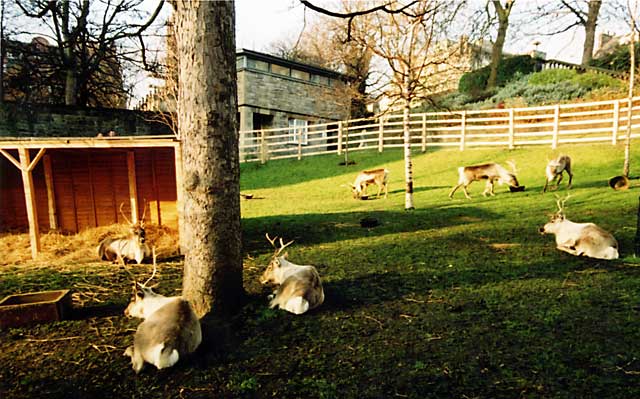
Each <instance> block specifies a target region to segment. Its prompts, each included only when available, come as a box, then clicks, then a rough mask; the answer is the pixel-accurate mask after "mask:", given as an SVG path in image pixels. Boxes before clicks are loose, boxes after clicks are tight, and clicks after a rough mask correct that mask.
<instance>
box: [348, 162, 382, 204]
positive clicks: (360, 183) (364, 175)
mask: <svg viewBox="0 0 640 399" xmlns="http://www.w3.org/2000/svg"><path fill="white" fill-rule="evenodd" d="M388 176H389V171H388V170H387V169H384V168H380V169H372V170H363V171H362V172H360V173H358V176H356V180H355V181H354V183H353V184H351V183H349V187H351V191H352V193H353V198H355V199H360V198H362V197H363V196H364V195H365V194H366V193H367V187H369V186H370V185H373V184H375V185H376V186H378V195H377V196H376V198H380V193H381V192H382V190H383V189H384V197H385V198H387V194H388V191H389V190H388V187H387V178H388Z"/></svg>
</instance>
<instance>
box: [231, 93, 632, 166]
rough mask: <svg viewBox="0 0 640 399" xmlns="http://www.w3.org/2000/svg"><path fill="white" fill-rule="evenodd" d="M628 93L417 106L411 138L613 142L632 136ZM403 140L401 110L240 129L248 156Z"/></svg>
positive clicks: (450, 142)
mask: <svg viewBox="0 0 640 399" xmlns="http://www.w3.org/2000/svg"><path fill="white" fill-rule="evenodd" d="M631 103H632V106H631V128H632V131H631V132H632V133H631V138H636V137H639V136H640V97H634V98H633V100H632V102H631ZM628 112H629V100H628V99H621V100H610V101H598V102H592V103H576V104H560V105H549V106H541V107H529V108H508V109H491V110H476V111H451V112H427V113H416V114H411V120H410V130H411V146H412V147H414V148H420V150H421V151H423V152H424V151H426V150H427V148H429V147H458V148H460V150H461V151H463V150H464V149H465V148H469V147H479V146H486V147H504V148H514V147H518V146H529V145H549V146H551V148H553V149H555V148H557V147H558V145H560V144H568V143H596V142H609V143H611V144H612V145H615V144H616V143H618V142H619V141H621V140H625V139H626V132H627V121H628V120H629V114H628ZM402 146H403V131H402V115H386V116H381V117H378V118H370V119H356V120H347V121H340V122H334V123H324V124H316V125H309V126H308V127H307V128H306V131H305V130H303V129H298V130H296V131H294V130H293V129H289V128H279V129H265V130H248V131H241V132H240V157H241V160H242V161H244V162H251V161H258V162H263V163H264V162H266V161H268V160H272V159H283V158H298V159H301V158H302V157H303V156H311V155H318V154H329V153H336V154H342V153H343V152H345V151H357V150H363V149H372V148H376V149H377V150H378V151H380V152H382V151H384V150H385V149H388V148H396V147H402Z"/></svg>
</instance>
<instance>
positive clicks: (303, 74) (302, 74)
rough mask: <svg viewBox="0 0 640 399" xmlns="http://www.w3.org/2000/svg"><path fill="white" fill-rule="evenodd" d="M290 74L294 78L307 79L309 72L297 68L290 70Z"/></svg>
mask: <svg viewBox="0 0 640 399" xmlns="http://www.w3.org/2000/svg"><path fill="white" fill-rule="evenodd" d="M291 76H292V77H294V78H296V79H301V80H309V73H308V72H303V71H299V70H297V69H292V70H291Z"/></svg>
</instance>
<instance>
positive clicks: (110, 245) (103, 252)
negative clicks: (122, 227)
mask: <svg viewBox="0 0 640 399" xmlns="http://www.w3.org/2000/svg"><path fill="white" fill-rule="evenodd" d="M123 205H124V203H121V204H120V213H122V217H124V220H126V221H127V223H129V226H130V230H129V236H128V237H127V238H111V237H107V238H105V239H104V240H102V241H101V242H100V244H99V245H98V248H97V251H98V256H99V257H100V259H102V260H109V261H112V262H115V261H117V260H118V258H119V257H120V258H122V259H123V260H124V261H125V262H126V261H127V260H131V261H133V260H135V261H136V263H138V264H140V263H142V260H143V259H144V258H148V257H149V255H151V251H150V250H149V246H148V245H147V244H146V242H145V241H146V237H145V235H146V233H145V230H144V216H145V213H146V210H147V209H146V208H147V207H146V204H145V211H144V212H143V214H142V218H141V219H140V222H138V223H135V224H134V223H131V221H129V219H127V217H126V216H125V214H124V212H123V211H122V206H123Z"/></svg>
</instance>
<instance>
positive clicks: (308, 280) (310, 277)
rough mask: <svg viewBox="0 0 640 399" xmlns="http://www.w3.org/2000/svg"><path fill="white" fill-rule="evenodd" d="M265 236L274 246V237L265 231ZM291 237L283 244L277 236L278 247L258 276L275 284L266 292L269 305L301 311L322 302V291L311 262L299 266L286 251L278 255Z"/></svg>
mask: <svg viewBox="0 0 640 399" xmlns="http://www.w3.org/2000/svg"><path fill="white" fill-rule="evenodd" d="M266 236H267V240H269V242H270V243H271V245H273V247H274V248H276V244H275V240H276V238H277V237H275V238H274V239H271V238H269V234H267V235H266ZM291 243H293V241H291V242H289V243H287V244H283V243H282V238H281V239H280V248H276V252H275V254H274V255H273V258H272V259H271V262H270V263H269V266H267V270H265V271H264V273H263V274H262V276H261V277H260V283H261V284H267V283H273V284H277V285H278V287H277V289H276V290H275V291H274V292H273V294H272V295H270V298H271V302H270V303H269V307H271V308H275V307H276V306H278V307H279V308H280V309H284V310H286V311H288V312H291V313H294V314H302V313H305V312H306V311H308V310H310V309H314V308H317V307H318V306H320V305H321V304H322V302H324V291H323V290H322V282H321V281H320V275H318V271H317V270H316V268H315V267H313V266H308V265H305V266H300V265H296V264H293V263H291V262H289V261H287V260H286V258H287V254H286V253H285V254H284V255H282V256H279V255H280V253H281V252H282V250H283V249H285V247H287V246H288V245H290V244H291Z"/></svg>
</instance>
